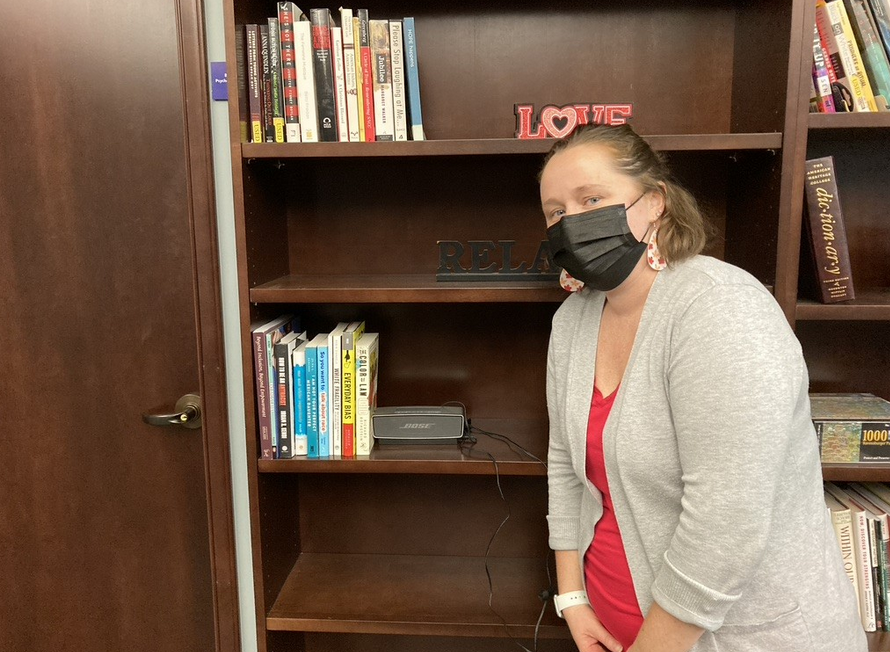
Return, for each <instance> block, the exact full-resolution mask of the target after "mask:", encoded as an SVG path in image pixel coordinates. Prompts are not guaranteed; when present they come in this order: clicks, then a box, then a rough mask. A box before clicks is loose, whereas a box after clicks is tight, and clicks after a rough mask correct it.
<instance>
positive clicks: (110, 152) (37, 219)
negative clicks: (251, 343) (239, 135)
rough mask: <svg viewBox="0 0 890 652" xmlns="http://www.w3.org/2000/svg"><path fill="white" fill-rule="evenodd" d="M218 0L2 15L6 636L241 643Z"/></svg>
mask: <svg viewBox="0 0 890 652" xmlns="http://www.w3.org/2000/svg"><path fill="white" fill-rule="evenodd" d="M200 7H201V5H200V2H199V0H190V1H189V0H180V1H179V2H177V1H176V0H148V1H147V2H146V1H143V2H132V1H124V2H121V1H120V0H90V1H88V2H62V3H58V2H50V1H49V0H37V1H32V2H7V3H3V7H2V9H0V24H2V25H3V38H2V39H0V79H2V80H3V89H4V90H3V93H2V94H0V115H2V116H3V117H2V120H0V147H2V150H0V152H2V155H0V364H2V371H0V649H2V650H10V651H13V650H14V651H22V652H24V651H27V652H42V651H44V650H45V651H47V652H49V651H52V652H58V651H62V650H65V651H76V652H79V651H84V652H95V651H98V650H102V651H107V652H115V651H118V650H127V651H128V652H133V651H140V650H145V651H148V650H151V651H152V652H174V651H175V652H183V651H192V650H195V651H211V650H224V651H229V650H232V651H233V650H235V649H236V648H237V645H238V631H237V618H236V608H235V592H234V590H233V585H234V572H233V568H234V564H233V561H232V559H233V555H232V550H233V546H232V535H231V532H232V524H231V499H230V497H229V496H230V487H229V475H228V464H229V461H228V444H227V435H226V432H227V423H226V418H225V408H224V395H225V392H224V385H223V382H222V379H223V376H222V359H223V358H222V353H221V344H220V343H221V335H220V309H219V298H218V269H217V257H216V249H215V245H214V242H215V227H214V224H215V220H214V217H213V211H214V206H213V196H212V183H211V180H212V176H211V166H210V153H209V129H208V124H209V119H208V97H207V82H206V73H205V67H204V55H203V27H202V16H201V8H200ZM188 392H200V393H201V394H203V403H204V410H203V411H204V415H203V418H204V426H203V428H201V429H197V430H186V429H184V428H180V427H172V428H158V427H152V426H149V425H146V424H145V423H143V420H142V415H143V414H144V413H148V412H151V411H153V410H155V409H163V408H171V407H172V406H173V404H174V403H175V402H176V400H177V399H178V398H179V397H180V396H181V395H183V394H186V393H188ZM214 585H215V586H216V590H214Z"/></svg>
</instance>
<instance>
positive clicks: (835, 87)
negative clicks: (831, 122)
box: [816, 0, 854, 112]
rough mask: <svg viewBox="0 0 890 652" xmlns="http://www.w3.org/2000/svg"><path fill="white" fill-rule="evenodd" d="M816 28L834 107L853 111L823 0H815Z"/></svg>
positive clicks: (849, 90) (851, 92)
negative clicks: (823, 55)
mask: <svg viewBox="0 0 890 652" xmlns="http://www.w3.org/2000/svg"><path fill="white" fill-rule="evenodd" d="M816 29H817V30H818V32H819V41H820V42H821V43H822V47H823V49H824V50H825V52H824V54H825V66H826V68H827V69H828V75H829V79H830V81H831V91H832V94H833V96H834V109H835V111H838V112H850V111H853V110H854V109H853V91H852V88H851V85H850V80H849V79H848V78H847V71H846V70H845V69H844V65H843V63H842V61H841V56H840V50H839V49H838V42H837V39H835V34H834V29H833V28H832V26H831V19H830V17H829V16H828V7H827V5H826V4H825V1H824V0H816Z"/></svg>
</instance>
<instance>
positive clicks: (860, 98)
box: [825, 0, 878, 112]
mask: <svg viewBox="0 0 890 652" xmlns="http://www.w3.org/2000/svg"><path fill="white" fill-rule="evenodd" d="M825 6H826V8H827V10H828V19H829V21H830V22H831V29H832V32H833V33H834V38H835V41H836V43H837V49H838V54H839V55H840V59H841V61H842V62H843V64H844V70H846V71H847V77H848V79H849V80H850V90H852V91H853V110H854V111H863V112H868V111H877V110H878V107H877V104H875V96H874V93H873V92H872V88H871V83H870V82H869V80H868V75H866V74H865V66H864V65H863V63H862V55H861V54H860V52H859V46H858V45H857V44H856V38H855V36H854V35H853V28H852V26H851V25H850V19H849V17H848V16H847V10H846V9H845V8H844V3H843V1H842V0H828V1H827V2H826V5H825Z"/></svg>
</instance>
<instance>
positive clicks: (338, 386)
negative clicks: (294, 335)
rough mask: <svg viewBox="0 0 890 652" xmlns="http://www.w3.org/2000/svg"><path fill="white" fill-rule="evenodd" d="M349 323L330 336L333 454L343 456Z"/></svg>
mask: <svg viewBox="0 0 890 652" xmlns="http://www.w3.org/2000/svg"><path fill="white" fill-rule="evenodd" d="M347 326H349V322H345V321H344V322H340V323H339V324H337V326H336V327H335V328H334V330H332V331H331V333H330V334H329V335H328V350H329V355H328V359H329V360H330V366H331V372H330V397H331V400H330V406H331V407H330V412H331V418H330V420H329V421H330V426H331V428H330V430H331V454H333V455H342V454H343V337H342V335H343V331H345V330H346V327H347Z"/></svg>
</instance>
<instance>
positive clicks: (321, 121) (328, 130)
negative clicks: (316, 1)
mask: <svg viewBox="0 0 890 652" xmlns="http://www.w3.org/2000/svg"><path fill="white" fill-rule="evenodd" d="M309 18H310V22H311V25H312V56H313V65H314V67H315V99H316V102H317V110H318V130H319V140H321V141H322V142H337V101H336V99H335V97H334V93H335V89H334V62H333V57H332V56H331V12H330V11H329V10H328V9H311V10H310V11H309Z"/></svg>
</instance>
